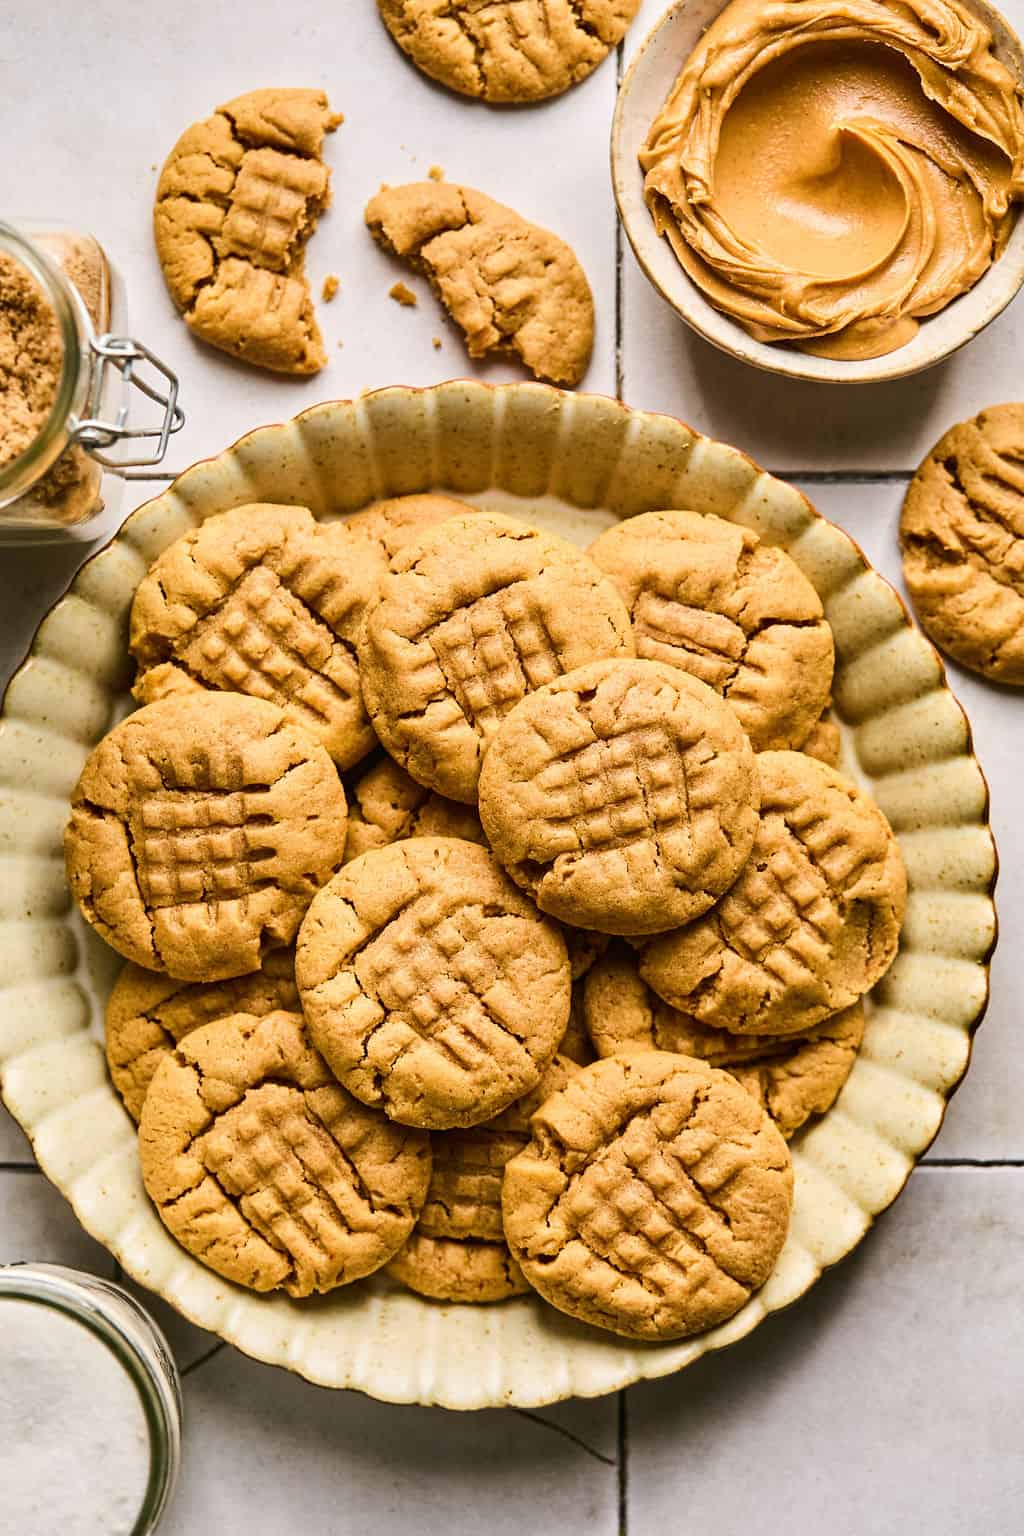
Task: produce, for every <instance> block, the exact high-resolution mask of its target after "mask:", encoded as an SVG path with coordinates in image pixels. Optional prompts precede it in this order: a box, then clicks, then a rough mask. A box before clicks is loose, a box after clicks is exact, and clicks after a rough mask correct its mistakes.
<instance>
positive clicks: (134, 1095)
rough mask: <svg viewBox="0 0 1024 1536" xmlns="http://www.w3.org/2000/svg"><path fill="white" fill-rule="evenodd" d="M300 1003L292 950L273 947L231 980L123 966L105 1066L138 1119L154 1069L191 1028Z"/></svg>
mask: <svg viewBox="0 0 1024 1536" xmlns="http://www.w3.org/2000/svg"><path fill="white" fill-rule="evenodd" d="M298 1007H299V991H298V988H297V987H296V985H295V955H294V953H293V951H292V950H290V949H275V950H272V951H271V952H270V954H269V955H267V956H266V958H265V960H264V961H263V964H262V966H261V967H260V969H259V970H258V971H253V972H252V973H251V974H250V975H248V976H236V977H234V978H233V979H231V980H229V981H194V982H188V981H175V980H173V978H172V977H170V976H160V975H158V974H157V973H156V972H154V971H144V970H143V969H142V966H141V965H131V964H129V965H126V966H125V968H124V970H123V971H122V972H121V974H120V976H119V977H118V978H117V981H116V982H115V983H114V989H113V991H112V992H111V994H110V998H109V1001H108V1002H107V1012H106V1046H107V1065H108V1066H109V1068H110V1076H111V1079H112V1081H113V1084H114V1087H115V1088H116V1089H117V1091H118V1093H119V1094H120V1095H121V1098H122V1099H123V1101H124V1107H125V1109H126V1110H127V1111H128V1113H129V1114H130V1115H131V1117H132V1119H133V1120H138V1118H139V1116H140V1115H141V1113H142V1105H143V1101H144V1099H145V1097H146V1092H147V1090H148V1088H149V1085H150V1083H151V1082H152V1081H153V1075H154V1073H155V1072H156V1069H157V1067H158V1066H159V1065H160V1063H161V1062H162V1061H163V1059H164V1057H165V1056H169V1055H171V1053H172V1052H173V1050H174V1047H175V1046H176V1045H177V1044H178V1042H179V1040H183V1039H184V1038H185V1036H186V1035H188V1034H191V1033H192V1031H193V1030H194V1029H201V1028H202V1026H203V1025H204V1024H212V1023H213V1022H214V1020H215V1019H226V1018H230V1016H231V1015H232V1014H235V1013H247V1014H251V1015H252V1016H253V1017H255V1018H262V1017H263V1015H264V1014H267V1013H277V1012H279V1011H280V1010H282V1009H283V1010H284V1011H285V1012H295V1011H297V1009H298Z"/></svg>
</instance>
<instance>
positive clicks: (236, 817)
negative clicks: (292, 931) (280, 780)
mask: <svg viewBox="0 0 1024 1536" xmlns="http://www.w3.org/2000/svg"><path fill="white" fill-rule="evenodd" d="M265 793H266V791H261V790H219V789H205V790H204V789H162V790H156V791H154V792H153V793H152V794H149V795H146V796H145V797H144V799H143V800H142V801H141V803H140V805H139V807H138V810H137V812H136V814H135V816H134V817H133V818H132V823H133V824H132V843H133V846H134V852H135V864H136V872H137V878H138V882H139V890H140V891H141V893H142V898H143V900H144V902H145V903H146V906H147V908H149V909H150V910H153V909H155V908H157V907H173V906H184V905H187V904H189V903H191V902H204V901H209V902H215V901H229V900H231V899H234V898H239V897H244V896H247V895H250V894H251V893H252V892H253V891H254V890H256V889H257V888H258V887H259V885H260V884H261V883H262V881H261V879H260V876H259V874H258V872H257V868H256V867H255V866H257V865H258V864H259V863H260V862H262V860H264V859H266V858H268V857H270V856H272V854H273V850H272V849H270V848H266V847H262V846H260V843H259V834H258V829H259V828H260V826H262V825H264V824H265V821H266V820H268V819H269V818H266V817H264V816H263V815H261V812H260V797H261V795H262V794H265Z"/></svg>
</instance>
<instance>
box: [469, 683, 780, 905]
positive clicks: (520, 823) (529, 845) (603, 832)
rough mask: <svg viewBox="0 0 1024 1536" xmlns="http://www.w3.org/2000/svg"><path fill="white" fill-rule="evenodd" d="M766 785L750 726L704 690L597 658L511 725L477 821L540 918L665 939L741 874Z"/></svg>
mask: <svg viewBox="0 0 1024 1536" xmlns="http://www.w3.org/2000/svg"><path fill="white" fill-rule="evenodd" d="M757 777H758V776H757V768H756V766H755V757H754V753H753V751H752V750H751V746H750V742H749V741H748V739H747V737H746V735H745V734H744V732H743V730H742V728H741V726H740V724H739V721H738V720H737V718H736V716H735V714H734V713H733V711H732V710H731V709H730V708H729V706H728V705H727V704H726V703H725V702H724V701H723V700H722V699H720V698H719V696H718V695H717V694H716V693H714V692H713V691H712V690H711V689H710V688H708V687H706V686H705V684H704V683H701V682H698V680H697V679H696V678H694V677H691V676H690V675H689V673H687V672H681V671H679V670H678V669H677V668H675V667H667V666H664V665H663V664H662V663H661V662H655V661H623V660H616V661H598V662H593V663H591V664H590V665H589V666H586V667H580V668H578V669H577V670H576V671H575V672H571V673H569V674H568V676H566V677H562V678H559V679H557V680H556V681H555V682H553V683H550V684H549V685H548V686H547V687H545V688H541V689H538V690H537V692H536V693H532V694H529V695H528V696H527V697H526V698H525V699H524V700H523V701H522V703H520V704H519V705H518V706H517V707H516V708H515V709H514V710H513V711H512V713H511V714H510V715H509V716H508V717H507V718H506V719H505V721H504V722H503V724H502V726H501V729H500V730H499V731H498V734H497V735H496V736H495V738H494V740H493V742H492V743H491V746H490V749H489V751H488V753H487V757H486V758H485V760H484V766H483V772H482V774H481V777H480V819H481V821H482V822H483V825H484V831H485V832H486V833H487V836H488V839H489V841H490V843H491V846H492V848H493V849H494V852H495V854H496V856H497V857H498V859H499V860H500V861H501V863H502V864H503V865H504V866H505V868H506V869H507V870H508V872H509V873H510V874H511V876H512V878H513V879H514V880H515V881H516V882H517V883H518V884H519V885H521V886H522V887H523V888H524V889H525V890H528V891H529V892H530V893H531V895H532V896H533V897H534V900H535V901H536V902H537V905H538V906H539V907H540V909H541V911H543V912H548V913H550V914H551V915H552V916H553V917H558V918H560V919H561V920H562V921H563V922H567V923H574V924H578V925H580V926H581V927H587V928H594V929H596V930H597V931H598V932H600V933H620V934H645V933H660V932H662V931H663V930H664V929H667V928H675V927H678V926H679V924H681V923H684V922H687V921H689V920H691V919H692V918H695V917H697V916H699V915H700V913H702V912H705V911H706V910H707V908H708V907H710V906H711V905H712V903H713V902H714V901H715V900H716V899H717V898H718V897H719V896H720V895H721V893H722V892H723V891H724V890H726V889H727V888H728V887H729V886H730V885H731V884H732V882H733V880H734V879H735V878H736V876H737V874H738V873H739V871H740V869H741V868H742V866H743V864H744V862H745V860H746V857H747V855H748V853H749V852H750V849H751V846H752V844H753V841H754V833H755V831H756V829H757V825H758V816H757V806H758V789H757Z"/></svg>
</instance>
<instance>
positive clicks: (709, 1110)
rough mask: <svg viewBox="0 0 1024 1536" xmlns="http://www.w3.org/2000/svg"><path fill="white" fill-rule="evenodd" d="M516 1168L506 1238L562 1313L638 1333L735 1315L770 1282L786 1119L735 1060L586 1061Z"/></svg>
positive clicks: (785, 1181) (679, 1331)
mask: <svg viewBox="0 0 1024 1536" xmlns="http://www.w3.org/2000/svg"><path fill="white" fill-rule="evenodd" d="M532 1127H533V1128H532V1138H531V1141H530V1144H529V1146H528V1147H527V1148H526V1150H525V1151H524V1152H521V1153H519V1154H518V1156H516V1157H514V1158H512V1159H511V1160H510V1161H509V1162H508V1163H507V1164H506V1167H505V1181H504V1186H503V1190H502V1208H503V1214H504V1224H505V1236H506V1239H507V1241H508V1245H509V1247H510V1249H511V1250H512V1256H513V1258H514V1259H516V1261H517V1262H518V1263H519V1265H520V1267H521V1269H522V1271H523V1274H524V1275H525V1276H526V1278H527V1280H528V1281H529V1282H530V1284H531V1285H532V1286H533V1287H534V1288H535V1289H536V1290H537V1291H539V1293H540V1295H541V1296H543V1297H544V1299H545V1300H546V1301H549V1302H550V1303H551V1304H552V1306H555V1307H557V1308H558V1309H559V1311H561V1312H567V1313H569V1315H570V1316H572V1317H577V1318H580V1319H581V1320H582V1321H583V1322H587V1323H592V1324H594V1325H595V1326H596V1327H598V1328H605V1329H609V1330H610V1331H611V1332H613V1333H619V1334H624V1335H626V1336H627V1337H630V1338H637V1339H673V1338H682V1337H685V1336H686V1335H688V1334H693V1333H699V1332H702V1331H703V1330H704V1329H706V1328H713V1327H715V1326H716V1325H717V1324H718V1323H721V1322H724V1321H725V1320H726V1318H729V1317H732V1315H733V1314H734V1313H735V1312H738V1311H739V1309H740V1307H742V1306H743V1305H744V1303H745V1302H746V1301H747V1300H748V1298H749V1297H750V1295H751V1294H752V1293H753V1292H754V1291H755V1290H757V1289H758V1288H759V1287H760V1286H762V1285H763V1284H764V1282H765V1281H766V1280H767V1279H768V1276H769V1275H770V1274H771V1272H772V1269H773V1267H774V1265H775V1261H776V1259H777V1258H778V1255H779V1253H780V1251H781V1249H782V1245H783V1243H784V1241H785V1237H786V1232H787V1229H788V1225H789V1216H790V1210H791V1207H792V1200H793V1170H792V1165H791V1163H790V1159H789V1151H788V1149H787V1147H786V1143H785V1141H784V1140H783V1139H782V1136H781V1135H780V1133H779V1131H778V1129H777V1127H776V1126H775V1125H773V1123H772V1121H771V1120H770V1118H769V1117H768V1115H767V1114H766V1113H765V1111H764V1110H763V1109H762V1108H761V1106H760V1105H759V1104H758V1103H757V1102H756V1101H755V1100H754V1099H753V1098H751V1096H750V1095H749V1094H748V1093H746V1092H744V1090H743V1089H742V1088H741V1087H740V1085H739V1084H738V1083H737V1082H735V1080H734V1079H733V1078H731V1077H730V1076H728V1074H727V1073H725V1072H719V1071H717V1070H715V1069H714V1068H713V1067H709V1066H708V1065H707V1064H706V1063H705V1062H700V1061H695V1060H691V1059H690V1058H688V1057H683V1056H675V1055H669V1054H668V1053H667V1052H664V1051H647V1052H642V1053H637V1054H635V1055H629V1056H617V1057H612V1058H610V1059H608V1060H607V1061H598V1062H595V1063H594V1064H593V1066H589V1067H584V1068H582V1069H581V1070H580V1071H579V1072H578V1073H577V1074H576V1076H575V1077H573V1078H572V1079H571V1081H570V1082H569V1083H568V1085H567V1086H566V1087H565V1088H564V1089H563V1090H562V1091H561V1092H560V1093H557V1094H555V1095H554V1096H553V1097H552V1098H550V1099H548V1100H547V1102H546V1103H545V1104H544V1105H543V1106H542V1108H541V1109H540V1110H539V1111H538V1112H537V1113H536V1114H535V1115H534V1118H533V1123H532Z"/></svg>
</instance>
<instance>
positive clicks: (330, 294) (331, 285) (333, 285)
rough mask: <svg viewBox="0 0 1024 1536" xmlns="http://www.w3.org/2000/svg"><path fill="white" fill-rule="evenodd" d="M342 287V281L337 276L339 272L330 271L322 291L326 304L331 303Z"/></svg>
mask: <svg viewBox="0 0 1024 1536" xmlns="http://www.w3.org/2000/svg"><path fill="white" fill-rule="evenodd" d="M340 287H341V282H340V280H339V278H338V276H337V273H335V272H328V274H327V276H326V277H325V278H324V286H323V288H322V289H321V293H320V296H321V298H322V299H323V301H324V303H325V304H329V303H330V302H331V300H332V299H333V298H335V297H336V295H337V292H338V289H339V288H340Z"/></svg>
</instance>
